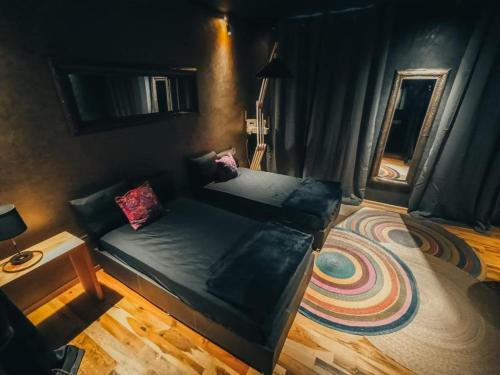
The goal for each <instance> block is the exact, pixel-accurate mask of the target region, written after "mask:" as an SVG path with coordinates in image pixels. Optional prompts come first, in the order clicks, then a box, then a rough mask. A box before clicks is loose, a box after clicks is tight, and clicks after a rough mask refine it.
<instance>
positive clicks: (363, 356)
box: [29, 203, 500, 375]
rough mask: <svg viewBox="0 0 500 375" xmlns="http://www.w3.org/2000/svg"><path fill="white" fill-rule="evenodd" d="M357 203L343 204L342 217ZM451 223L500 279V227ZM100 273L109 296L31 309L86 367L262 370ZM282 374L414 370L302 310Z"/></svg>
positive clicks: (78, 296)
mask: <svg viewBox="0 0 500 375" xmlns="http://www.w3.org/2000/svg"><path fill="white" fill-rule="evenodd" d="M365 205H368V206H373V204H371V203H367V204H365ZM375 207H377V208H381V207H382V208H384V209H389V210H396V211H398V210H400V209H398V208H395V207H393V206H386V205H378V204H377V205H375ZM356 209H357V208H345V209H343V210H342V212H341V219H342V218H344V217H345V216H346V215H348V214H350V213H352V212H353V211H354V210H356ZM448 229H450V230H451V231H453V232H454V233H456V234H457V235H459V236H462V237H463V238H464V239H465V240H466V241H467V242H469V243H470V244H471V245H472V246H473V247H475V248H476V249H477V250H478V252H479V253H480V254H481V256H482V258H483V259H484V261H485V262H486V264H487V265H488V276H489V278H491V279H496V280H500V232H495V233H494V234H493V235H492V236H491V237H486V236H482V235H479V234H477V233H475V232H474V231H472V230H469V229H465V228H457V227H448ZM98 278H99V280H100V282H101V283H102V284H103V286H104V289H105V294H106V299H105V301H104V302H101V303H98V302H96V301H95V300H93V299H91V298H90V297H88V296H87V295H85V293H83V289H82V287H81V286H80V285H79V284H78V285H76V286H75V287H73V288H71V289H70V290H68V291H66V292H64V293H63V294H61V295H59V296H58V297H56V298H54V299H53V300H52V301H50V302H48V303H46V304H45V305H43V306H41V307H40V308H38V309H36V310H35V311H33V312H32V313H30V314H29V318H30V319H31V321H33V322H34V323H35V324H36V325H37V326H38V327H39V329H40V330H41V332H42V334H44V336H45V337H46V338H47V339H48V340H49V343H50V344H52V345H54V346H57V345H62V344H65V343H67V342H71V343H73V344H75V345H77V346H79V347H82V348H84V349H85V350H86V354H85V357H84V360H83V363H82V366H81V369H80V372H79V374H83V375H91V374H92V375H94V374H104V375H108V374H109V375H118V374H120V375H134V374H149V375H154V374H214V375H226V374H248V375H250V374H257V372H256V371H255V370H253V369H251V368H249V367H248V366H247V365H246V364H244V363H243V362H241V361H239V360H238V359H236V358H234V357H233V356H231V355H230V354H228V353H227V352H225V351H224V350H222V349H220V348H219V347H217V346H216V345H214V344H212V343H211V342H210V341H208V340H207V339H205V338H204V337H202V336H200V335H198V334H197V333H196V332H194V331H192V330H191V329H189V328H188V327H186V326H184V325H183V324H181V323H180V322H178V321H176V320H175V319H173V318H172V317H171V316H169V315H168V314H167V313H165V312H163V311H161V310H160V309H158V308H157V307H156V306H154V305H152V304H151V303H149V302H148V301H146V300H145V299H144V298H142V297H141V296H139V295H138V294H136V293H135V292H133V291H132V290H130V289H129V288H127V287H126V286H125V285H123V284H121V283H120V282H118V281H117V280H115V279H114V278H112V277H111V276H109V275H107V274H106V273H104V272H103V271H99V272H98ZM274 373H275V374H280V375H284V374H286V375H295V374H311V375H314V374H335V375H341V374H410V373H411V372H410V371H408V370H407V369H405V368H404V367H402V366H400V365H399V364H398V363H396V362H395V361H393V360H392V359H390V358H388V357H387V356H385V355H384V354H383V353H381V352H380V351H378V350H377V349H376V348H375V347H374V346H373V345H371V344H370V342H369V341H368V340H367V339H366V338H364V337H362V336H354V335H349V334H345V333H341V332H337V331H334V330H331V329H327V328H325V327H322V326H320V325H318V324H316V323H314V322H312V321H310V320H308V319H306V318H304V317H303V316H301V315H297V318H296V319H295V322H294V324H293V326H292V328H291V330H290V333H289V335H288V339H287V341H286V343H285V346H284V348H283V351H282V353H281V356H280V358H279V361H278V365H277V366H276V368H275V371H274Z"/></svg>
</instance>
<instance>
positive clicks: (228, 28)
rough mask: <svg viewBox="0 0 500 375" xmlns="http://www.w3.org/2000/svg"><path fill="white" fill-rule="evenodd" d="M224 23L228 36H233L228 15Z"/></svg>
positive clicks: (225, 16)
mask: <svg viewBox="0 0 500 375" xmlns="http://www.w3.org/2000/svg"><path fill="white" fill-rule="evenodd" d="M224 22H225V23H226V31H227V35H229V36H231V35H232V32H231V25H230V24H229V20H228V19H227V15H224Z"/></svg>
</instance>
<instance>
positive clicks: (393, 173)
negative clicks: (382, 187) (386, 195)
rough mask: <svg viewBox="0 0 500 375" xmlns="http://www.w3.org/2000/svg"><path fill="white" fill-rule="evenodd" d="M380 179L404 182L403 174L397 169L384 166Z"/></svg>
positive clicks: (381, 169)
mask: <svg viewBox="0 0 500 375" xmlns="http://www.w3.org/2000/svg"><path fill="white" fill-rule="evenodd" d="M378 177H381V178H386V179H389V180H402V179H401V173H399V172H398V171H397V170H396V169H394V168H392V167H389V166H388V165H385V164H382V165H381V166H380V169H379V172H378Z"/></svg>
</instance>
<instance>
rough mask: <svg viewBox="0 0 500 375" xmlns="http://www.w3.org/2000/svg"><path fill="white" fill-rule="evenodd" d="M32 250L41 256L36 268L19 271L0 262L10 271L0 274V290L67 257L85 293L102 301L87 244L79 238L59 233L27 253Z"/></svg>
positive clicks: (1, 261)
mask: <svg viewBox="0 0 500 375" xmlns="http://www.w3.org/2000/svg"><path fill="white" fill-rule="evenodd" d="M33 248H36V249H37V250H35V251H40V252H41V253H42V254H43V258H42V260H41V261H38V262H37V263H36V267H31V268H30V267H22V268H21V269H17V266H14V265H10V263H9V262H8V259H4V260H0V264H4V263H8V264H9V265H10V266H8V267H4V268H7V269H8V270H10V271H7V272H0V288H2V289H4V287H7V286H12V285H14V284H15V282H16V280H18V279H20V278H22V277H23V276H24V275H26V274H28V273H30V272H33V271H35V270H37V269H39V268H41V267H43V266H44V265H45V264H47V263H50V262H52V261H54V260H56V259H58V258H60V257H63V256H68V258H69V259H70V261H71V263H72V265H73V268H74V269H75V273H76V275H77V276H78V279H79V280H80V282H81V283H82V285H83V288H84V289H85V291H86V292H87V293H90V294H91V295H93V296H95V297H96V298H97V299H99V300H102V299H104V294H103V291H102V287H101V284H99V281H98V280H97V277H96V273H95V269H94V265H93V263H92V259H91V258H90V254H89V251H88V248H87V244H86V243H85V241H83V240H82V239H81V238H78V237H77V236H74V235H72V234H71V233H69V232H61V233H59V234H56V235H55V236H53V237H51V238H48V239H46V240H45V241H42V242H40V243H38V244H36V245H34V246H33V247H31V248H29V249H28V251H33ZM11 269H12V270H11Z"/></svg>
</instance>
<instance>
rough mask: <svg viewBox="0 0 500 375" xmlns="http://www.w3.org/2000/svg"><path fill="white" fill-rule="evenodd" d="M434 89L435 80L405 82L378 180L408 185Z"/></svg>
mask: <svg viewBox="0 0 500 375" xmlns="http://www.w3.org/2000/svg"><path fill="white" fill-rule="evenodd" d="M435 85H436V80H435V79H404V80H403V81H402V83H401V89H400V92H399V94H398V100H397V102H396V107H395V110H394V115H393V119H392V122H391V124H390V130H389V134H388V137H387V143H386V145H385V149H384V153H383V156H382V161H381V163H380V169H379V173H378V176H379V177H381V178H385V179H389V180H394V181H401V182H403V181H406V179H407V177H408V171H409V168H410V165H411V162H412V159H413V155H414V152H415V147H416V146H417V142H418V139H419V135H420V132H421V129H422V125H423V124H424V119H425V116H426V114H427V110H428V108H429V104H430V100H431V97H432V93H433V91H434V87H435Z"/></svg>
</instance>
